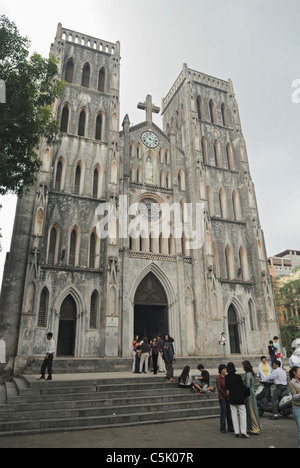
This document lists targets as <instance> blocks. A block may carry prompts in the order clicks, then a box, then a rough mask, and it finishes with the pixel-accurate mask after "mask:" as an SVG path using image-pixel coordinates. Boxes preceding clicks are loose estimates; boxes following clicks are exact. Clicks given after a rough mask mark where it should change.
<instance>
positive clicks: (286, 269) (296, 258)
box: [268, 250, 300, 278]
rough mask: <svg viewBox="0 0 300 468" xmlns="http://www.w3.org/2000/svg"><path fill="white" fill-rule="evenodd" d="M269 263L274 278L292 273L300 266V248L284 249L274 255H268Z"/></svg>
mask: <svg viewBox="0 0 300 468" xmlns="http://www.w3.org/2000/svg"><path fill="white" fill-rule="evenodd" d="M268 264H269V272H270V275H271V276H272V277H273V278H275V277H276V276H285V275H290V274H291V273H292V271H293V270H294V269H295V268H297V267H299V268H300V250H284V251H283V252H281V253H279V254H277V255H275V256H274V257H268Z"/></svg>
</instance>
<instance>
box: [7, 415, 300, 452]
mask: <svg viewBox="0 0 300 468" xmlns="http://www.w3.org/2000/svg"><path fill="white" fill-rule="evenodd" d="M261 425H262V432H261V435H260V436H251V437H250V438H249V439H241V438H239V439H237V438H236V437H235V436H234V435H233V434H220V432H219V419H218V418H214V419H205V420H200V421H186V422H175V423H166V424H157V425H152V424H147V425H145V426H132V427H126V428H120V427H116V428H108V429H100V430H87V431H76V432H64V433H53V434H52V433H49V434H42V435H28V436H14V437H2V438H0V448H103V449H121V448H126V449H129V448H135V449H141V448H149V449H166V448H167V449H173V451H174V450H175V449H176V450H179V449H197V448H270V447H275V448H297V430H296V424H295V421H294V419H293V418H292V417H291V416H289V417H288V418H281V419H280V420H279V421H269V415H264V416H263V417H262V418H261Z"/></svg>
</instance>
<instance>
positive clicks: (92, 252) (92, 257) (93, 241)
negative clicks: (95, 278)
mask: <svg viewBox="0 0 300 468" xmlns="http://www.w3.org/2000/svg"><path fill="white" fill-rule="evenodd" d="M95 256H96V234H95V233H94V232H92V234H91V235H90V258H89V267H90V268H92V269H93V268H95Z"/></svg>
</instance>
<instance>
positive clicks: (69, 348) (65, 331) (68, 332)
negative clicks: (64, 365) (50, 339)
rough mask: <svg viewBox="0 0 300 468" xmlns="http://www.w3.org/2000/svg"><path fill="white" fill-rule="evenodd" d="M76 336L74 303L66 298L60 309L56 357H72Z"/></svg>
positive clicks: (68, 297) (69, 297)
mask: <svg viewBox="0 0 300 468" xmlns="http://www.w3.org/2000/svg"><path fill="white" fill-rule="evenodd" d="M75 336H76V303H75V301H74V299H73V297H72V296H70V295H69V296H67V297H66V299H65V300H64V302H63V303H62V306H61V309H60V320H59V330H58V341H57V355H58V356H74V350H75Z"/></svg>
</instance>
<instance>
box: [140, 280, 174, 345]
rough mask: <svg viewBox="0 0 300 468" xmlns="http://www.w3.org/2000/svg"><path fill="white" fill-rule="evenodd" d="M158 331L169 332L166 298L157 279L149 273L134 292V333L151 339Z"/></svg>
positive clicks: (163, 333)
mask: <svg viewBox="0 0 300 468" xmlns="http://www.w3.org/2000/svg"><path fill="white" fill-rule="evenodd" d="M158 333H160V334H161V335H162V336H164V335H165V334H166V333H169V320H168V300H167V296H166V293H165V291H164V288H163V286H162V285H161V283H160V282H159V280H158V279H157V278H156V276H155V275H154V274H153V273H149V274H148V275H147V276H146V277H145V278H144V279H143V281H142V282H141V284H140V285H139V287H138V288H137V291H136V294H135V299H134V334H138V335H139V336H140V338H143V337H144V336H147V338H148V339H149V340H152V338H153V337H154V336H156V335H157V334H158Z"/></svg>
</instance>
